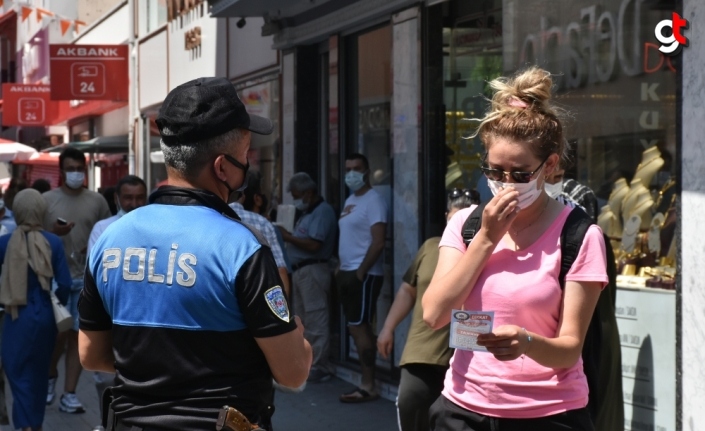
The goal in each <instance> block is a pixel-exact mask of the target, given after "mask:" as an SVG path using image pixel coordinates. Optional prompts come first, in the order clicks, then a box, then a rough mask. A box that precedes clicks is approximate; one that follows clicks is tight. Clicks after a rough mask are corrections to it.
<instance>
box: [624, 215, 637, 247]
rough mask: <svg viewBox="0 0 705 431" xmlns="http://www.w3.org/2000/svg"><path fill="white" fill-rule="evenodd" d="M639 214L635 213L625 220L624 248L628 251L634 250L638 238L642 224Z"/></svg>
mask: <svg viewBox="0 0 705 431" xmlns="http://www.w3.org/2000/svg"><path fill="white" fill-rule="evenodd" d="M641 224H642V223H641V218H640V217H639V215H633V216H631V217H629V218H628V219H626V220H625V221H624V231H623V232H622V250H624V251H626V252H627V253H631V252H633V251H634V247H635V246H636V239H637V237H638V236H639V226H640V225H641Z"/></svg>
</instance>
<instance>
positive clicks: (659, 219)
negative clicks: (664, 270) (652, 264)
mask: <svg viewBox="0 0 705 431" xmlns="http://www.w3.org/2000/svg"><path fill="white" fill-rule="evenodd" d="M665 221H666V216H664V215H663V214H662V213H657V214H656V215H654V216H653V218H652V219H651V227H650V228H649V240H648V243H649V251H650V252H651V253H656V254H657V255H658V253H661V227H662V226H663V223H664V222H665Z"/></svg>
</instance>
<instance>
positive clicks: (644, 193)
mask: <svg viewBox="0 0 705 431" xmlns="http://www.w3.org/2000/svg"><path fill="white" fill-rule="evenodd" d="M653 205H654V200H653V198H652V197H651V193H649V189H647V188H646V187H645V186H644V184H643V183H642V182H641V179H639V178H634V179H633V180H632V182H631V187H630V188H629V193H627V195H626V196H625V197H624V202H622V220H623V222H624V224H625V225H626V224H627V220H629V218H630V217H632V216H635V215H638V216H639V217H640V218H641V227H640V228H641V230H648V229H649V226H650V225H651V207H653Z"/></svg>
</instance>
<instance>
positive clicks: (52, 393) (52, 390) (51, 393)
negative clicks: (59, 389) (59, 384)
mask: <svg viewBox="0 0 705 431" xmlns="http://www.w3.org/2000/svg"><path fill="white" fill-rule="evenodd" d="M54 398H56V377H50V378H49V388H48V389H47V405H49V404H51V403H53V402H54Z"/></svg>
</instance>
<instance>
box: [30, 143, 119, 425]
mask: <svg viewBox="0 0 705 431" xmlns="http://www.w3.org/2000/svg"><path fill="white" fill-rule="evenodd" d="M59 166H60V168H61V183H62V184H61V187H58V188H55V189H53V190H50V191H48V192H46V193H44V194H43V195H42V196H44V199H45V200H46V203H47V212H46V218H45V219H44V228H45V229H46V230H48V231H50V232H53V233H55V234H56V235H59V236H60V237H61V240H62V242H63V244H64V251H65V253H66V258H67V260H68V264H69V269H70V270H71V278H73V284H72V287H71V294H70V297H69V302H68V308H69V312H70V313H71V316H73V317H74V325H73V328H72V330H69V331H66V332H60V333H59V335H58V339H57V343H56V347H55V348H54V355H53V357H52V364H51V367H50V368H49V376H51V377H50V378H49V389H48V393H47V404H51V403H52V402H53V401H54V397H55V386H56V378H57V376H58V370H57V364H58V362H59V359H60V358H61V354H62V353H63V351H64V349H66V360H65V362H66V376H65V380H64V394H63V395H61V398H60V400H59V401H60V403H59V411H61V412H64V413H83V412H85V409H84V408H83V405H82V404H81V402H80V401H79V400H78V398H77V397H76V386H77V385H78V379H79V377H80V375H81V371H82V368H81V363H80V361H79V358H78V308H77V307H78V297H79V294H80V293H81V289H83V270H84V268H85V265H86V250H87V246H88V238H89V236H90V233H91V230H92V229H93V226H94V225H95V224H96V223H97V222H98V221H99V220H103V219H105V218H108V217H110V209H109V208H108V203H107V202H106V201H105V199H104V198H103V196H101V195H100V194H99V193H96V192H93V191H91V190H88V189H86V188H85V187H83V184H84V182H85V179H86V157H85V155H84V154H83V153H82V152H81V151H79V150H77V149H75V148H70V147H69V148H66V149H65V150H64V151H63V152H62V153H61V155H60V156H59ZM59 219H61V220H59Z"/></svg>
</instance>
